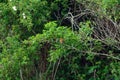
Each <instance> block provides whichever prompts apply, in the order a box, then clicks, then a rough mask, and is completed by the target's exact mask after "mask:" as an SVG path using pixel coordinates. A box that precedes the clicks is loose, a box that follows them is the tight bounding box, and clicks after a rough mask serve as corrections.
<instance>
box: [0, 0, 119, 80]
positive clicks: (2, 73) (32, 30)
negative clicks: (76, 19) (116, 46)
mask: <svg viewBox="0 0 120 80" xmlns="http://www.w3.org/2000/svg"><path fill="white" fill-rule="evenodd" d="M70 1H72V0H70ZM76 1H78V2H80V3H82V4H84V5H85V8H86V9H91V10H94V11H96V9H97V11H99V9H101V11H102V10H103V13H101V14H97V15H100V16H101V15H103V16H104V15H108V16H110V17H112V19H116V20H119V15H120V14H119V10H116V9H117V6H119V4H120V1H119V0H102V2H101V0H76ZM68 3H70V2H69V0H64V1H63V0H51V1H47V0H0V18H1V19H0V80H39V79H40V80H47V79H48V80H87V79H89V80H111V79H114V80H119V79H120V68H119V66H120V62H119V60H120V59H119V58H118V57H119V55H118V54H117V53H116V54H113V52H114V51H113V50H112V48H110V49H108V48H107V47H104V45H103V43H102V42H101V40H99V39H94V38H93V37H92V33H93V30H94V29H93V28H91V27H92V26H91V25H92V22H91V21H84V22H80V24H79V27H80V28H79V30H78V31H72V30H71V28H69V27H67V26H61V25H58V24H59V22H61V19H62V17H63V16H64V15H65V14H66V13H67V11H69V10H68V9H69V4H68ZM88 3H91V4H92V6H91V4H90V5H87V4H88ZM93 3H94V6H95V7H93ZM114 6H115V7H114ZM98 7H99V8H98ZM110 12H111V13H110ZM52 20H56V21H52ZM49 21H50V22H49ZM68 25H69V24H68ZM45 43H48V44H50V48H49V49H46V50H47V51H46V52H47V57H43V58H45V59H46V60H47V64H46V65H47V66H46V67H47V68H46V70H45V72H41V70H40V69H41V68H39V67H41V66H44V65H41V64H40V63H42V59H43V58H42V54H45V53H43V52H44V51H42V49H43V47H45V45H44V44H45ZM105 48H106V50H105ZM115 55H116V56H117V57H115ZM42 68H43V67H42ZM44 69H45V68H44Z"/></svg>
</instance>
